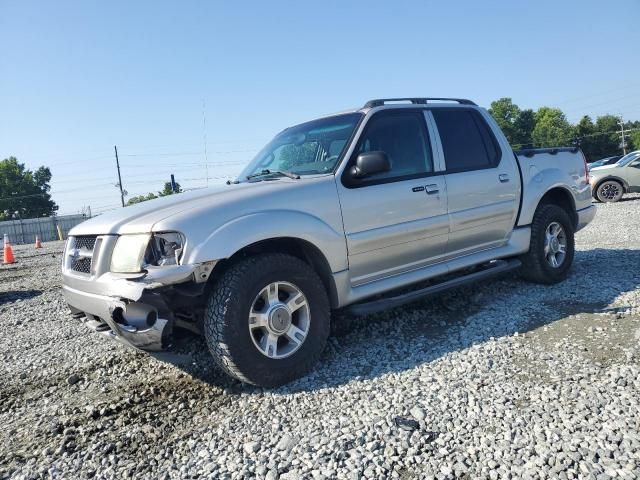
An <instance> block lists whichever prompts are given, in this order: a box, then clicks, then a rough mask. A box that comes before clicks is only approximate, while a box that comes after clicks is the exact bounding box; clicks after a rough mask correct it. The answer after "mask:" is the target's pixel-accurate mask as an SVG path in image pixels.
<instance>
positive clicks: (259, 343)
mask: <svg viewBox="0 0 640 480" xmlns="http://www.w3.org/2000/svg"><path fill="white" fill-rule="evenodd" d="M329 325H330V322H329V300H328V298H327V294H326V292H325V290H324V287H323V284H322V281H321V280H320V278H319V277H318V275H317V273H316V272H315V271H314V270H313V269H312V268H311V267H310V266H309V265H307V264H306V263H305V262H303V261H302V260H300V259H298V258H296V257H292V256H290V255H284V254H264V255H259V256H255V257H249V258H246V259H243V260H241V261H239V262H238V263H236V264H235V265H233V266H231V267H230V268H229V269H228V270H227V271H226V272H225V273H224V274H223V275H222V276H221V277H220V279H219V280H218V281H217V282H216V285H215V286H214V289H213V291H212V293H211V296H210V297H209V301H208V305H207V311H206V315H205V320H204V327H205V328H204V331H205V339H206V341H207V346H208V347H209V350H210V352H211V354H212V355H213V358H214V360H215V361H216V363H217V364H218V365H219V366H220V367H222V369H223V370H224V371H225V372H226V373H228V374H229V375H231V376H233V377H235V378H237V379H238V380H241V381H243V382H247V383H252V384H254V385H260V386H264V387H275V386H278V385H282V384H285V383H287V382H290V381H291V380H294V379H295V378H298V377H300V376H302V375H304V374H305V373H306V372H307V371H309V370H310V369H311V367H312V366H313V365H314V364H315V363H316V362H317V360H318V358H319V357H320V354H321V353H322V350H323V349H324V346H325V344H326V341H327V337H328V335H329Z"/></svg>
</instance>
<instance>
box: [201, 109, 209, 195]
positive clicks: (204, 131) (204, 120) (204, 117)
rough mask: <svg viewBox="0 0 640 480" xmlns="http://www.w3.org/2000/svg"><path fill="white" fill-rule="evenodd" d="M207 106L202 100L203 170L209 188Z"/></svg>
mask: <svg viewBox="0 0 640 480" xmlns="http://www.w3.org/2000/svg"><path fill="white" fill-rule="evenodd" d="M206 112H207V105H206V103H205V102H204V98H203V99H202V143H203V144H204V170H205V175H206V179H207V187H208V186H209V158H208V157H207V113H206Z"/></svg>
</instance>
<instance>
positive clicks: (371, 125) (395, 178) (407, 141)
mask: <svg viewBox="0 0 640 480" xmlns="http://www.w3.org/2000/svg"><path fill="white" fill-rule="evenodd" d="M369 151H384V152H385V153H386V154H387V155H388V157H389V159H390V161H391V171H389V172H385V173H381V174H377V175H374V176H372V177H369V178H365V179H361V180H355V179H352V178H351V177H350V176H349V174H348V171H349V166H350V165H347V168H346V169H345V171H344V173H343V175H342V178H341V179H338V181H337V186H338V193H339V196H340V204H341V207H342V216H343V222H344V229H345V234H346V240H347V247H348V251H349V271H350V276H351V283H352V285H353V286H357V285H361V284H365V283H368V282H372V281H375V280H378V279H380V278H384V277H389V276H393V275H397V274H400V273H404V272H406V271H409V270H414V269H416V268H420V267H421V266H425V265H428V264H429V263H432V262H434V261H436V260H437V259H438V258H441V257H442V256H443V255H444V253H445V247H446V242H447V234H448V227H449V225H448V217H447V195H446V184H445V182H444V176H443V174H442V172H441V171H438V168H437V167H436V162H434V155H433V153H432V149H431V144H430V142H429V134H428V130H427V125H426V122H425V117H424V114H423V112H422V111H419V110H407V109H398V110H382V111H380V112H377V113H375V114H374V115H373V116H372V117H371V118H370V119H369V121H368V123H367V125H366V126H365V128H364V130H363V133H362V135H361V136H360V139H359V140H358V143H357V145H356V148H355V151H354V153H353V155H352V157H351V158H350V159H349V164H353V163H355V159H356V157H357V155H358V154H359V153H362V152H369Z"/></svg>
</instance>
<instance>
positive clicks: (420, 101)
mask: <svg viewBox="0 0 640 480" xmlns="http://www.w3.org/2000/svg"><path fill="white" fill-rule="evenodd" d="M403 100H404V101H407V102H411V103H413V104H415V105H425V104H427V103H429V102H431V101H444V102H458V103H459V104H460V105H476V104H475V103H474V102H472V101H471V100H467V99H465V98H436V97H433V98H420V97H413V98H376V99H374V100H369V101H368V102H367V103H365V104H364V107H362V108H373V107H380V106H382V105H384V104H385V103H387V102H401V101H403Z"/></svg>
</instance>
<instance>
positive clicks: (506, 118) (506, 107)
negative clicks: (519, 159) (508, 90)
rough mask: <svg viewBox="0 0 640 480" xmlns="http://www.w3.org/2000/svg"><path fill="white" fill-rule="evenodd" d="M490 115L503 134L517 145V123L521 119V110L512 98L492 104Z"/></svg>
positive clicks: (502, 99) (501, 99)
mask: <svg viewBox="0 0 640 480" xmlns="http://www.w3.org/2000/svg"><path fill="white" fill-rule="evenodd" d="M489 113H490V114H491V116H492V117H493V118H494V119H495V121H496V122H497V123H498V125H499V126H500V128H501V129H502V132H503V133H504V134H505V136H506V137H507V138H508V139H509V141H510V142H512V143H515V140H516V137H517V133H516V121H517V120H518V117H520V108H519V107H518V106H517V105H516V104H514V103H513V101H512V100H511V99H510V98H506V97H504V98H500V99H498V100H496V101H495V102H491V107H490V108H489Z"/></svg>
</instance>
